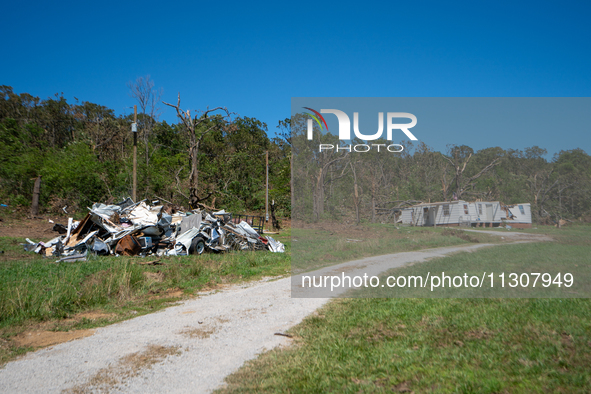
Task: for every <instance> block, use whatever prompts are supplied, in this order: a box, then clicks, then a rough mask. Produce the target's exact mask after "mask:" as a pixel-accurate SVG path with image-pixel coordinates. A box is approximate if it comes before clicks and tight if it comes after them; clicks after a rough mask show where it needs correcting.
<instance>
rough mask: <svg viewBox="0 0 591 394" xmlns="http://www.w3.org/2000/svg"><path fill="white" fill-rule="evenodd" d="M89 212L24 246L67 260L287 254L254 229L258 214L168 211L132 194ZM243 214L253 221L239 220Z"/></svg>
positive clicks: (280, 245)
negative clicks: (48, 236)
mask: <svg viewBox="0 0 591 394" xmlns="http://www.w3.org/2000/svg"><path fill="white" fill-rule="evenodd" d="M88 210H89V212H88V214H87V215H86V217H85V218H84V219H83V220H81V221H80V222H77V221H74V220H73V219H72V218H69V219H68V224H67V226H64V225H59V226H58V225H57V224H56V226H54V227H55V228H56V231H59V233H60V234H61V235H59V236H58V237H56V238H54V239H52V240H51V241H48V242H33V241H31V240H29V239H27V243H26V244H23V246H24V249H25V250H26V251H35V252H36V253H39V254H42V255H44V256H56V257H62V258H61V259H60V260H59V261H68V262H72V261H83V260H86V256H87V253H92V254H99V255H116V256H120V255H126V256H152V255H154V256H162V255H167V256H171V255H175V256H183V255H187V254H201V253H203V252H226V251H231V250H253V251H254V250H268V251H271V252H276V253H284V252H285V246H284V245H283V244H282V243H281V242H279V241H277V240H275V239H273V238H271V237H263V236H261V235H260V234H259V232H257V230H255V228H253V227H252V225H254V223H255V218H257V217H256V216H248V217H245V216H243V215H236V217H233V215H232V214H231V213H229V212H226V211H225V210H221V211H217V212H207V211H203V210H199V209H196V210H192V211H190V212H180V211H179V212H172V210H171V209H170V207H166V206H162V205H157V206H150V205H148V204H147V203H146V200H143V201H140V202H137V203H134V202H133V201H132V200H131V199H130V198H127V199H125V200H124V201H122V202H120V203H119V204H109V205H107V204H94V205H93V206H92V208H89V209H88ZM242 217H245V218H246V220H247V221H248V222H250V223H251V224H252V225H251V224H249V223H248V222H247V221H244V220H240V219H241V218H242ZM260 222H262V220H261V221H260ZM256 227H257V228H261V229H262V226H256Z"/></svg>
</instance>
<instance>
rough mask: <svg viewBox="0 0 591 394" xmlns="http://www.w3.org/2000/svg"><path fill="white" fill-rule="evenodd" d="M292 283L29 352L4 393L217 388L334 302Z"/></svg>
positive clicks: (203, 300) (392, 263)
mask: <svg viewBox="0 0 591 394" xmlns="http://www.w3.org/2000/svg"><path fill="white" fill-rule="evenodd" d="M486 246H491V245H486V244H475V245H467V246H460V247H447V248H437V249H430V250H423V251H419V252H409V253H400V254H393V255H386V256H379V257H372V258H368V259H364V260H359V261H353V262H349V263H344V264H341V265H339V269H343V267H345V268H347V269H348V272H349V273H350V274H351V275H356V274H358V273H363V272H367V273H368V274H370V275H373V274H375V273H379V272H383V271H385V270H387V269H390V268H395V267H398V266H402V265H404V264H407V263H409V262H413V261H415V262H418V261H424V260H425V259H429V258H432V257H438V256H444V255H447V254H450V253H454V252H457V251H461V250H465V251H469V250H474V249H477V248H481V247H486ZM499 247H502V246H499ZM334 268H335V267H332V268H331V267H329V268H326V269H323V270H320V271H318V272H329V271H330V270H331V269H334ZM290 284H291V280H290V278H283V279H279V280H266V281H260V282H254V283H249V284H245V285H241V286H234V287H231V288H228V289H226V290H224V291H221V292H218V293H215V294H209V295H203V296H200V297H198V298H195V299H190V300H187V301H184V302H183V303H182V304H181V305H178V306H174V307H170V308H167V309H165V310H163V311H160V312H157V313H153V314H149V315H145V316H140V317H137V318H135V319H132V320H128V321H125V322H121V323H118V324H114V325H111V326H108V327H103V328H99V329H96V331H95V333H94V335H92V336H89V337H86V338H82V339H78V340H74V341H71V342H67V343H62V344H59V345H55V346H53V347H49V348H45V349H42V350H39V351H37V352H34V353H29V354H28V355H26V356H25V357H23V358H21V359H19V360H16V361H13V362H10V363H8V364H7V365H6V366H5V367H4V368H2V369H1V370H0V392H3V393H16V392H18V393H25V392H26V393H58V392H63V391H66V392H126V393H130V392H131V393H136V392H137V393H162V392H175V393H207V392H211V391H212V390H214V389H215V388H216V387H219V386H220V385H222V384H223V380H224V378H225V377H226V376H227V375H228V374H230V373H232V372H233V371H235V370H236V369H238V368H239V367H240V366H241V365H242V364H243V363H244V362H245V361H246V360H249V359H252V358H254V357H256V355H257V354H259V353H261V352H263V351H265V350H268V349H271V348H273V347H276V346H280V345H288V344H289V342H290V339H289V338H286V337H283V336H278V335H275V333H278V332H285V331H286V330H287V329H288V328H290V327H292V326H294V325H295V324H297V323H299V322H300V321H301V320H302V319H303V318H304V317H305V316H307V315H309V314H310V313H312V312H313V311H314V310H316V309H317V308H318V307H320V306H322V305H323V304H325V303H326V302H327V301H328V299H327V298H294V297H291V287H290Z"/></svg>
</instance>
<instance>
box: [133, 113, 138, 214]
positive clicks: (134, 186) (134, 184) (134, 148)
mask: <svg viewBox="0 0 591 394" xmlns="http://www.w3.org/2000/svg"><path fill="white" fill-rule="evenodd" d="M133 123H135V125H136V130H137V105H134V106H133ZM136 191H137V131H135V132H134V133H133V202H137V199H136Z"/></svg>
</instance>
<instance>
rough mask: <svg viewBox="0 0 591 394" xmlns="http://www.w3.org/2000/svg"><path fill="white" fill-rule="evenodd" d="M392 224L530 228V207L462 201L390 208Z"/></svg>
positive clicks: (493, 202)
mask: <svg viewBox="0 0 591 394" xmlns="http://www.w3.org/2000/svg"><path fill="white" fill-rule="evenodd" d="M392 211H393V212H394V214H395V215H394V217H395V218H396V223H401V224H409V225H412V226H435V227H436V226H466V227H470V226H471V227H499V226H501V225H503V224H508V225H510V226H511V227H517V228H527V227H531V223H532V221H531V209H530V204H515V205H503V204H502V203H501V202H499V201H476V202H467V201H463V200H456V201H446V202H433V203H420V204H416V205H412V206H410V207H406V208H394V209H392Z"/></svg>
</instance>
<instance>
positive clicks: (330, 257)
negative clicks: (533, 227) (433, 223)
mask: <svg viewBox="0 0 591 394" xmlns="http://www.w3.org/2000/svg"><path fill="white" fill-rule="evenodd" d="M325 227H326V229H325V228H311V229H301V228H299V229H296V228H294V229H292V241H293V243H292V270H293V273H301V272H307V271H312V270H315V269H319V268H322V267H326V266H330V265H334V264H338V263H342V262H345V261H352V260H357V259H361V258H364V257H370V256H380V255H384V254H391V253H399V252H409V251H414V250H421V249H429V248H437V247H444V246H455V245H462V244H469V243H479V242H480V243H499V242H502V240H501V239H500V237H496V236H493V235H488V234H484V233H483V234H478V233H468V232H463V231H461V229H450V228H442V227H436V228H433V227H431V228H425V227H401V226H398V227H397V226H394V225H382V224H368V225H360V226H350V227H349V228H341V229H331V228H330V227H331V225H330V224H326V225H325Z"/></svg>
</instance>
